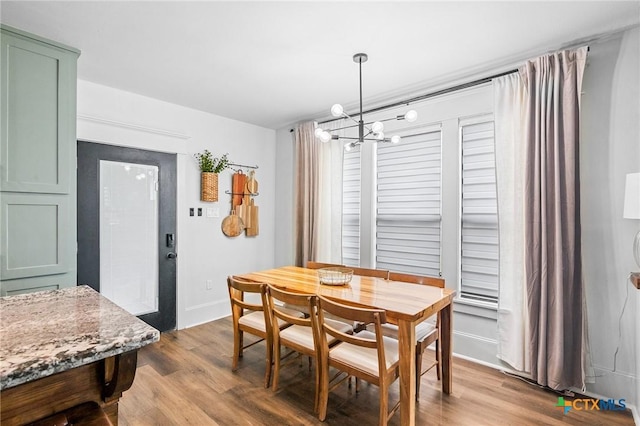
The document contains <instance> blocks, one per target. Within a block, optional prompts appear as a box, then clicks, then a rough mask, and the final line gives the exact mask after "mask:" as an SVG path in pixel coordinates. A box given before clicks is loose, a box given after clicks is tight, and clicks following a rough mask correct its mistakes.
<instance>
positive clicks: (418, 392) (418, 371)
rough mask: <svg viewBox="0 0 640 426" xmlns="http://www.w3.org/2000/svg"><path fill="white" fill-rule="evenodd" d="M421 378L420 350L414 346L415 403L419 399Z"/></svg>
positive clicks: (417, 346)
mask: <svg viewBox="0 0 640 426" xmlns="http://www.w3.org/2000/svg"><path fill="white" fill-rule="evenodd" d="M421 377H422V348H421V347H420V345H416V401H418V400H419V399H420V378H421Z"/></svg>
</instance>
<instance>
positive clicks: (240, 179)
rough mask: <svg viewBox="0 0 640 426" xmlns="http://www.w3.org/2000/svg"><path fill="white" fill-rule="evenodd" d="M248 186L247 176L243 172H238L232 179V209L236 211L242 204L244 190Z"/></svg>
mask: <svg viewBox="0 0 640 426" xmlns="http://www.w3.org/2000/svg"><path fill="white" fill-rule="evenodd" d="M246 185H247V175H245V174H244V173H243V172H242V170H238V171H237V172H235V173H234V174H233V176H232V177H231V192H232V193H233V196H232V197H231V208H232V209H235V208H236V207H237V206H239V205H240V204H241V203H242V196H243V195H244V189H245V187H246Z"/></svg>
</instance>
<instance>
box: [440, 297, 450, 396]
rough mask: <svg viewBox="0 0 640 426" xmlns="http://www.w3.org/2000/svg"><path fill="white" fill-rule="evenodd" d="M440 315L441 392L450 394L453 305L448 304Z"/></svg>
mask: <svg viewBox="0 0 640 426" xmlns="http://www.w3.org/2000/svg"><path fill="white" fill-rule="evenodd" d="M439 315H440V350H441V351H442V352H441V355H440V356H441V358H442V359H441V360H440V362H441V363H442V392H444V393H446V394H451V387H452V379H453V375H452V367H453V366H452V365H451V360H452V357H453V344H452V338H453V327H452V326H451V320H452V316H453V305H452V304H449V305H447V306H446V307H445V308H443V309H442V310H440V312H439Z"/></svg>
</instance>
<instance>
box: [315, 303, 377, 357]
mask: <svg viewBox="0 0 640 426" xmlns="http://www.w3.org/2000/svg"><path fill="white" fill-rule="evenodd" d="M325 311H326V312H328V313H330V314H332V315H335V316H338V317H341V318H344V319H347V320H351V321H356V322H360V323H363V324H365V325H366V324H374V326H375V328H376V339H367V338H364V337H359V336H356V335H353V334H349V333H345V332H343V331H340V330H337V329H335V328H333V327H331V325H329V324H327V323H326V322H325V321H324V312H325ZM318 318H319V322H320V326H321V328H322V330H323V331H324V332H326V333H327V334H329V335H331V336H333V337H335V338H336V339H338V340H341V341H343V342H346V343H350V344H352V345H357V346H363V347H365V348H377V347H378V340H381V339H382V327H381V324H384V323H386V322H387V319H386V313H385V311H383V310H380V309H365V308H357V307H355V306H347V305H343V304H341V303H336V302H333V301H331V300H329V299H327V298H325V297H322V296H319V297H318ZM323 340H326V339H323Z"/></svg>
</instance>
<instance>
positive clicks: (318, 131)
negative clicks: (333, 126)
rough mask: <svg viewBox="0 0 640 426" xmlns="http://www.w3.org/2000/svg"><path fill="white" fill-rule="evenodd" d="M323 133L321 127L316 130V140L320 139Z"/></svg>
mask: <svg viewBox="0 0 640 426" xmlns="http://www.w3.org/2000/svg"><path fill="white" fill-rule="evenodd" d="M322 132H324V130H322V129H321V128H320V127H316V130H314V132H313V134H314V135H316V138H319V137H320V135H321V134H322Z"/></svg>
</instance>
